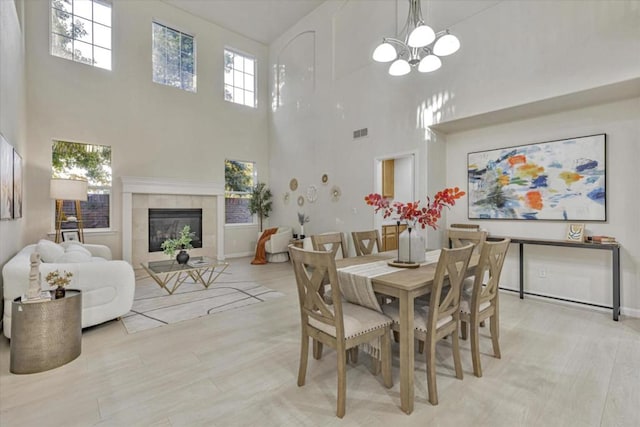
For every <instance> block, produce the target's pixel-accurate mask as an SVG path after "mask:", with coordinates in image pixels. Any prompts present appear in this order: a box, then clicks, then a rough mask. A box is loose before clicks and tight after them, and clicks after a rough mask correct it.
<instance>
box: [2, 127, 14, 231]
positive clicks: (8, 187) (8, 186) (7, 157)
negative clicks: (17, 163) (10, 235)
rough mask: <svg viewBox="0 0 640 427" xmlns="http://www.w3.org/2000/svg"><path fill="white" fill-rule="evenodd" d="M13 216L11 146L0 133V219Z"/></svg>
mask: <svg viewBox="0 0 640 427" xmlns="http://www.w3.org/2000/svg"><path fill="white" fill-rule="evenodd" d="M11 218H13V147H12V146H11V144H9V142H8V141H7V140H6V139H4V136H2V134H0V219H11Z"/></svg>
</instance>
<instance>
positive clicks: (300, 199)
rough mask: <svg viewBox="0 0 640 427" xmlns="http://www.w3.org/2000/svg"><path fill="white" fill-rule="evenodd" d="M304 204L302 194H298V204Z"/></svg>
mask: <svg viewBox="0 0 640 427" xmlns="http://www.w3.org/2000/svg"><path fill="white" fill-rule="evenodd" d="M303 205H304V196H298V206H303Z"/></svg>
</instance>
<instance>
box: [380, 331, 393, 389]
mask: <svg viewBox="0 0 640 427" xmlns="http://www.w3.org/2000/svg"><path fill="white" fill-rule="evenodd" d="M380 358H381V359H382V381H383V384H384V386H385V387H386V388H391V387H393V377H392V376H391V337H390V336H389V332H386V333H385V334H384V335H383V336H382V338H381V339H380Z"/></svg>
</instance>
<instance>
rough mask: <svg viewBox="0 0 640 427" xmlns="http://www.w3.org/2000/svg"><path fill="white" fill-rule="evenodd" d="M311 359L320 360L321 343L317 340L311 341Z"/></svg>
mask: <svg viewBox="0 0 640 427" xmlns="http://www.w3.org/2000/svg"><path fill="white" fill-rule="evenodd" d="M313 358H314V359H316V360H320V359H322V343H321V342H320V341H317V340H313Z"/></svg>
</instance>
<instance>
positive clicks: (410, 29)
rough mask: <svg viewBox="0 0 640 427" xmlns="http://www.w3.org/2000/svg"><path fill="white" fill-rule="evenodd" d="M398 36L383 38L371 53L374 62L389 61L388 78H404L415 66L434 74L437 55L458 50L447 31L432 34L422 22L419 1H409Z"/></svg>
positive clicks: (456, 44) (455, 40) (438, 66)
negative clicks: (389, 75)
mask: <svg viewBox="0 0 640 427" xmlns="http://www.w3.org/2000/svg"><path fill="white" fill-rule="evenodd" d="M401 34H404V39H402V40H400V39H396V38H393V37H385V38H383V39H382V43H381V44H379V45H378V47H376V49H375V50H374V51H373V60H374V61H376V62H391V66H390V67H389V74H391V75H392V76H404V75H405V74H408V73H410V72H411V68H412V67H416V66H417V68H418V71H419V72H421V73H428V72H431V71H435V70H437V69H438V68H440V67H441V66H442V61H441V60H440V58H439V57H440V56H447V55H451V54H452V53H455V52H456V51H458V49H460V41H459V40H458V38H457V37H456V36H454V35H453V34H450V33H449V30H444V31H440V32H438V33H435V32H434V31H433V29H431V27H429V26H428V25H426V24H425V23H424V19H423V18H422V11H421V9H420V0H409V15H408V16H407V22H406V24H405V26H404V28H403V30H402V31H401ZM392 61H393V62H392Z"/></svg>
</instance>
